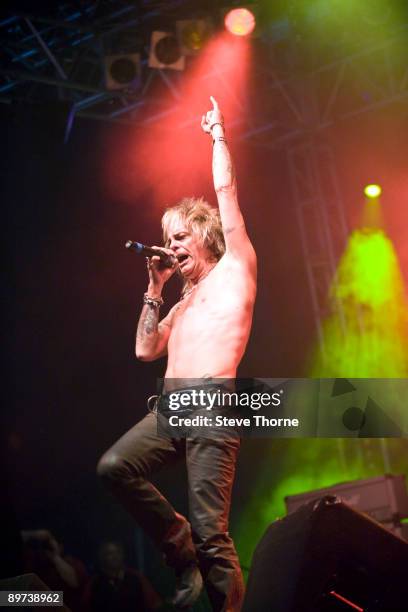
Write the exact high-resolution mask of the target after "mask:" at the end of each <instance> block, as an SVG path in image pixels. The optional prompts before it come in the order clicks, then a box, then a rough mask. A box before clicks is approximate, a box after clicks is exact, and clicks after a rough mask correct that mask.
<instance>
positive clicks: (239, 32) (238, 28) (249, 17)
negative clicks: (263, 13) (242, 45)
mask: <svg viewBox="0 0 408 612" xmlns="http://www.w3.org/2000/svg"><path fill="white" fill-rule="evenodd" d="M224 24H225V27H226V29H227V30H228V32H231V34H234V35H235V36H248V35H249V34H251V33H252V32H253V31H254V29H255V24H256V21H255V15H254V14H253V13H252V12H251V11H250V10H249V9H247V8H234V9H231V10H230V11H228V12H227V13H226V15H225V18H224Z"/></svg>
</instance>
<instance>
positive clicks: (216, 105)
mask: <svg viewBox="0 0 408 612" xmlns="http://www.w3.org/2000/svg"><path fill="white" fill-rule="evenodd" d="M210 100H211V102H212V105H213V109H214V110H218V102H217V100H216V99H215V98H213V96H210Z"/></svg>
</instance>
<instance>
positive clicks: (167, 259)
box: [125, 240, 177, 268]
mask: <svg viewBox="0 0 408 612" xmlns="http://www.w3.org/2000/svg"><path fill="white" fill-rule="evenodd" d="M125 247H126V248H127V249H129V250H133V251H135V252H136V253H138V254H139V255H144V256H145V257H160V263H161V264H162V265H163V266H164V267H165V268H173V267H174V264H175V261H176V259H177V258H176V257H174V255H167V253H165V252H164V251H161V250H156V249H152V247H149V246H146V245H145V244H142V243H141V242H133V240H128V241H127V242H126V244H125Z"/></svg>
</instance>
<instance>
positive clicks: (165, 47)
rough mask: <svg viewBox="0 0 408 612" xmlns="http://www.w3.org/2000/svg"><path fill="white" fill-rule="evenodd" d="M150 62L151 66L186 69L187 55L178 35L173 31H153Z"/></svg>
mask: <svg viewBox="0 0 408 612" xmlns="http://www.w3.org/2000/svg"><path fill="white" fill-rule="evenodd" d="M148 63H149V66H150V68H169V69H171V70H184V66H185V57H184V55H183V53H182V51H181V49H180V44H179V42H178V39H177V37H176V36H175V35H174V34H172V33H171V32H158V31H154V32H152V36H151V39H150V53H149V62H148Z"/></svg>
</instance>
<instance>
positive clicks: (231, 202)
mask: <svg viewBox="0 0 408 612" xmlns="http://www.w3.org/2000/svg"><path fill="white" fill-rule="evenodd" d="M211 102H212V105H213V108H212V110H210V111H208V113H207V114H206V115H204V116H203V118H202V121H201V127H202V128H203V130H204V131H205V132H206V133H207V134H210V135H211V136H212V139H213V159H212V171H213V180H214V189H215V192H216V194H217V199H218V206H219V209H220V216H221V223H222V228H223V232H224V238H225V246H226V252H227V253H230V254H231V255H233V256H234V257H236V258H237V259H241V260H243V261H245V263H249V264H251V265H252V264H253V265H255V263H256V257H255V251H254V249H253V247H252V244H251V241H250V240H249V237H248V234H247V232H246V228H245V222H244V218H243V216H242V213H241V210H240V208H239V204H238V195H237V180H236V176H235V170H234V164H233V162H232V158H231V154H230V151H229V149H228V144H227V140H226V137H225V129H224V118H223V116H222V113H221V111H220V109H219V106H218V103H217V101H216V100H215V99H214V98H213V97H212V96H211Z"/></svg>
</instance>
